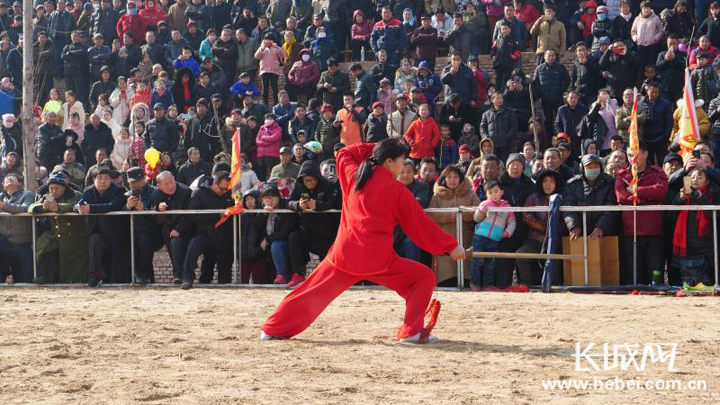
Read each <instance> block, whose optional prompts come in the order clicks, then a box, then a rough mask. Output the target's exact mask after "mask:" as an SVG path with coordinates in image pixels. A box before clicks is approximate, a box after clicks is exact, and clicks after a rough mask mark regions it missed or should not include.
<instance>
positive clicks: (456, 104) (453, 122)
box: [440, 94, 476, 141]
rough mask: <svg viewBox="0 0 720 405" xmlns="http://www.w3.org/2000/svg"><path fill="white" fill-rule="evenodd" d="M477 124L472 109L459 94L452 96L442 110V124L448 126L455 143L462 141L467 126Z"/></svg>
mask: <svg viewBox="0 0 720 405" xmlns="http://www.w3.org/2000/svg"><path fill="white" fill-rule="evenodd" d="M475 122H476V115H475V112H474V111H473V109H472V107H470V105H468V104H463V103H462V102H461V101H460V96H458V95H457V94H451V95H450V96H449V97H448V98H447V102H446V103H445V105H443V107H442V109H441V110H440V124H445V125H447V126H448V128H449V129H450V135H451V136H452V138H453V139H454V140H455V141H458V139H460V134H461V133H462V130H463V126H465V124H474V123H475Z"/></svg>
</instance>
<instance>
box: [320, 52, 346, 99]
mask: <svg viewBox="0 0 720 405" xmlns="http://www.w3.org/2000/svg"><path fill="white" fill-rule="evenodd" d="M327 65H328V70H326V71H324V72H322V74H320V81H318V84H317V95H318V98H321V96H322V100H323V101H324V102H325V103H326V104H330V105H331V106H332V108H333V109H334V110H337V109H340V108H342V106H343V94H345V93H346V92H348V91H350V75H349V74H348V73H347V72H343V71H342V70H340V69H338V63H337V61H336V60H335V59H330V60H328V62H327Z"/></svg>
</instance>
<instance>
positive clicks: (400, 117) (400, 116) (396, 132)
mask: <svg viewBox="0 0 720 405" xmlns="http://www.w3.org/2000/svg"><path fill="white" fill-rule="evenodd" d="M395 107H396V109H395V111H393V112H392V113H390V115H389V116H388V120H387V134H388V136H389V137H391V138H401V137H404V136H405V132H407V129H408V128H409V127H410V124H411V123H412V122H413V121H414V120H415V118H416V117H417V115H416V114H415V112H413V111H412V110H410V109H409V108H408V103H407V98H406V97H405V95H403V94H400V95H398V96H397V98H396V99H395Z"/></svg>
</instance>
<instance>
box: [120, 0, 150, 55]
mask: <svg viewBox="0 0 720 405" xmlns="http://www.w3.org/2000/svg"><path fill="white" fill-rule="evenodd" d="M146 28H147V27H146V25H145V19H144V18H142V17H141V16H140V15H139V14H138V6H137V4H136V3H135V1H134V0H130V1H128V2H127V10H126V11H125V14H123V15H121V16H120V19H119V20H118V23H117V35H118V38H122V40H123V45H124V44H125V37H124V35H125V33H130V34H132V38H133V39H134V40H137V41H138V42H140V41H142V39H143V38H145V31H146Z"/></svg>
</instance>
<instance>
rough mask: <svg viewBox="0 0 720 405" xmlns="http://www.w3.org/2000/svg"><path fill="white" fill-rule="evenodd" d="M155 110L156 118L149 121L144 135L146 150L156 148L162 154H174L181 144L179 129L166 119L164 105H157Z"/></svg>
mask: <svg viewBox="0 0 720 405" xmlns="http://www.w3.org/2000/svg"><path fill="white" fill-rule="evenodd" d="M153 110H154V112H155V118H153V119H151V120H150V121H148V123H147V125H146V126H145V133H144V134H143V139H144V140H145V149H149V148H155V149H157V150H158V152H161V153H162V152H170V153H173V152H175V151H176V150H177V147H178V142H179V136H178V132H177V127H176V126H175V123H173V122H171V121H170V120H168V119H167V118H166V117H165V107H163V105H162V104H160V103H157V104H155V106H154V108H153Z"/></svg>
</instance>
